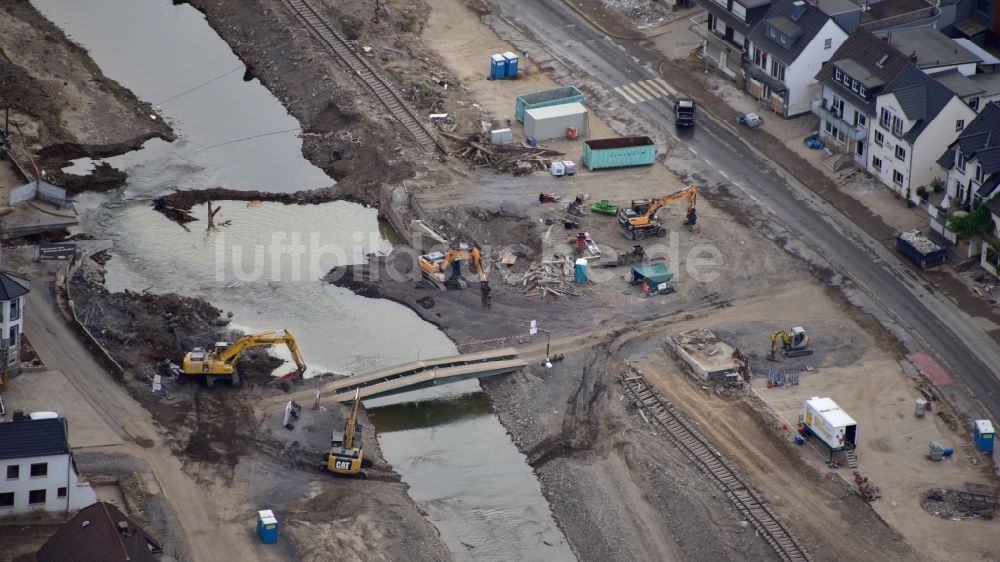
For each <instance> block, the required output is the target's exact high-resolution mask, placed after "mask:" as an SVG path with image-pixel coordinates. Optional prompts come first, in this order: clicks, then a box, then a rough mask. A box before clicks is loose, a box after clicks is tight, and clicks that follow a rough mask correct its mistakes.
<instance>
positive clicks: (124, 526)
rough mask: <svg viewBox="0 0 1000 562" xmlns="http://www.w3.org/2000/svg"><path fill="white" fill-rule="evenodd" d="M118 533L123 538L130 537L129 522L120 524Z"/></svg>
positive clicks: (120, 522)
mask: <svg viewBox="0 0 1000 562" xmlns="http://www.w3.org/2000/svg"><path fill="white" fill-rule="evenodd" d="M118 532H119V533H120V534H121V536H123V537H128V521H119V522H118Z"/></svg>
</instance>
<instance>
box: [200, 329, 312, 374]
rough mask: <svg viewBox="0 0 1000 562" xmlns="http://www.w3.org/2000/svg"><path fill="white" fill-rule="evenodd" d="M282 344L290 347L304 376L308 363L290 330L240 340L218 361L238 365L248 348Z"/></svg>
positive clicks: (264, 333)
mask: <svg viewBox="0 0 1000 562" xmlns="http://www.w3.org/2000/svg"><path fill="white" fill-rule="evenodd" d="M281 344H284V345H286V346H288V350H289V351H291V353H292V360H293V361H295V365H296V366H297V367H298V368H299V374H300V375H304V374H305V372H306V362H305V360H304V359H303V358H302V352H301V351H299V345H298V343H296V341H295V336H293V335H292V333H291V332H289V331H288V330H279V331H276V332H263V333H260V334H251V335H249V336H246V337H243V338H240V339H239V340H238V341H237V342H236V343H234V344H233V345H231V346H229V347H227V348H226V349H225V350H223V351H222V352H221V353H219V357H218V359H219V361H222V362H223V363H226V364H229V365H232V364H235V363H236V361H237V360H238V359H239V358H240V355H241V354H242V353H243V352H244V351H245V350H246V349H247V348H250V347H260V346H266V345H281Z"/></svg>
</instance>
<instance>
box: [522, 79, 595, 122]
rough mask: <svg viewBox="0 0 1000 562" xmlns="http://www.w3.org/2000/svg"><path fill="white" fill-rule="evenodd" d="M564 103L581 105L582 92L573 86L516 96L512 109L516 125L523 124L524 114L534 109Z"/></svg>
mask: <svg viewBox="0 0 1000 562" xmlns="http://www.w3.org/2000/svg"><path fill="white" fill-rule="evenodd" d="M564 103H581V104H582V103H583V92H581V91H580V90H577V89H576V87H575V86H566V87H563V88H554V89H552V90H544V91H541V92H534V93H531V94H522V95H520V96H517V105H516V106H515V108H514V118H515V119H517V122H518V123H524V112H525V111H527V110H529V109H535V108H536V107H548V106H550V105H561V104H564Z"/></svg>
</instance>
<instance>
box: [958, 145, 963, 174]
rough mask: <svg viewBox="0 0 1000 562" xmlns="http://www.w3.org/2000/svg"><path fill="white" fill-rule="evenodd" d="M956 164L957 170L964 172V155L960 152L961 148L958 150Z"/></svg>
mask: <svg viewBox="0 0 1000 562" xmlns="http://www.w3.org/2000/svg"><path fill="white" fill-rule="evenodd" d="M957 165H958V171H959V172H962V173H963V174H964V173H965V155H964V154H962V151H961V150H959V151H958V162H957Z"/></svg>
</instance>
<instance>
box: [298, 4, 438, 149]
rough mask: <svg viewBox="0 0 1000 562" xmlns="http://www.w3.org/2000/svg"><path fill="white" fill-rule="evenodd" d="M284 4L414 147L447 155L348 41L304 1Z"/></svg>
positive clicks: (386, 82) (390, 87)
mask: <svg viewBox="0 0 1000 562" xmlns="http://www.w3.org/2000/svg"><path fill="white" fill-rule="evenodd" d="M285 5H286V6H288V8H289V9H290V10H291V11H292V13H293V14H294V15H295V17H296V18H297V19H298V20H299V21H300V22H302V24H303V25H305V26H306V29H307V30H308V31H309V34H310V35H312V36H313V37H314V38H316V40H318V41H319V42H320V43H322V44H323V46H324V47H325V48H326V49H327V50H328V51H331V52H332V53H333V54H335V55H337V56H338V57H340V59H341V60H342V61H343V62H344V64H345V65H347V67H348V68H350V69H351V70H352V71H353V72H354V74H355V75H357V76H358V77H359V78H361V80H362V81H363V82H364V83H365V84H366V85H367V86H368V87H369V88H370V89H371V91H372V92H373V93H374V94H375V97H377V98H378V99H379V101H381V102H382V104H383V105H385V107H386V109H388V110H389V113H390V114H391V115H392V116H393V117H394V118H395V119H396V120H397V121H399V123H400V124H401V125H403V128H405V129H406V130H407V131H408V132H409V133H410V135H412V136H413V139H414V140H415V141H416V142H417V144H419V145H420V146H422V147H424V148H425V149H426V150H428V151H439V152H441V153H442V154H447V153H448V151H447V150H445V148H444V145H442V144H441V143H440V141H438V139H437V138H436V137H435V136H434V134H433V133H432V132H431V131H430V130H429V129H428V128H427V127H426V126H424V124H423V123H421V122H420V120H419V119H417V117H416V115H414V114H413V110H411V109H410V108H409V106H407V105H406V102H404V101H403V98H402V97H401V96H400V95H399V94H398V93H397V92H396V90H395V89H393V87H392V86H391V85H390V83H389V80H388V79H386V78H385V77H384V76H383V75H382V73H381V71H380V70H379V69H377V68H376V67H374V66H373V65H372V64H371V63H369V62H368V61H366V60H365V59H364V58H363V57H361V56H360V55H358V54H357V53H356V52H355V51H354V49H352V48H351V45H350V43H349V42H348V40H347V38H346V37H345V36H344V35H343V34H342V33H341V32H340V31H339V30H338V29H337V28H336V27H334V26H333V25H330V22H329V21H328V20H327V19H326V18H325V17H323V16H322V15H320V13H319V11H318V10H317V9H316V8H315V7H313V6H312V4H310V3H309V2H307V1H306V0H285Z"/></svg>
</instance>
